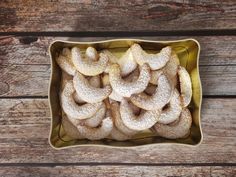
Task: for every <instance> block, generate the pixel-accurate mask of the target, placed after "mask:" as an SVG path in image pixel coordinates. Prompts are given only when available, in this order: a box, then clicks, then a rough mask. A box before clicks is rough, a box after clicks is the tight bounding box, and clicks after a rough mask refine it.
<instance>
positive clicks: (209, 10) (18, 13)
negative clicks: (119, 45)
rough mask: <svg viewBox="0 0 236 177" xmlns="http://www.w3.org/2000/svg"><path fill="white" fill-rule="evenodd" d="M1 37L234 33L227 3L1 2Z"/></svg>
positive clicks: (233, 8) (235, 8)
mask: <svg viewBox="0 0 236 177" xmlns="http://www.w3.org/2000/svg"><path fill="white" fill-rule="evenodd" d="M0 9H1V14H0V31H1V32H26V31H33V32H35V31H36V32H37V31H78V32H80V31H96V32H97V31H130V30H131V29H132V31H165V30H167V31H173V30H202V29H208V30H213V29H235V28H236V15H235V14H236V3H235V1H233V0H228V1H220V0H217V1H212V0H211V1H207V2H206V1H202V0H200V1H179V0H174V1H173V0H169V1H165V0H161V1H156V0H149V1H145V0H141V1H135V0H132V1H125V0H122V1H118V2H117V1H108V0H105V1H99V3H98V2H97V1H86V0H83V1H75V0H70V1H64V0H59V1H49V0H44V1H40V2H28V1H16V0H14V1H3V2H1V4H0Z"/></svg>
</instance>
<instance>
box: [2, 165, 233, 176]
mask: <svg viewBox="0 0 236 177" xmlns="http://www.w3.org/2000/svg"><path fill="white" fill-rule="evenodd" d="M235 174H236V168H235V167H222V166H216V167H209V166H204V167H185V166H174V167H173V166H171V167H170V166H169V167H165V166H164V167H160V166H56V167H27V166H26V167H14V168H11V167H1V169H0V175H3V176H4V177H13V176H17V177H28V176H29V177H31V176H34V177H39V176H40V177H41V176H57V177H60V176H71V177H77V176H78V175H79V176H96V177H104V176H107V177H109V176H111V177H115V176H119V177H124V176H142V177H150V176H156V177H159V176H161V177H165V176H166V177H169V176H176V175H178V176H188V177H191V176H192V177H194V176H227V177H234V176H235Z"/></svg>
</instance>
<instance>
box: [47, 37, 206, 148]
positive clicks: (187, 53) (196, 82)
mask: <svg viewBox="0 0 236 177" xmlns="http://www.w3.org/2000/svg"><path fill="white" fill-rule="evenodd" d="M133 43H139V44H140V45H141V46H142V48H143V49H144V50H148V51H159V50H160V49H161V48H163V47H165V46H171V47H172V49H173V50H174V51H175V52H176V53H177V55H178V57H179V59H180V64H181V66H184V67H185V68H186V69H187V71H188V72H189V73H190V76H191V80H192V88H193V97H192V101H191V103H190V105H189V106H188V108H189V110H190V111H191V114H192V117H193V124H192V127H191V132H190V134H189V135H188V137H186V138H181V139H176V140H169V139H166V138H161V137H158V136H156V135H154V134H152V133H151V132H150V131H145V132H141V133H139V134H138V135H137V136H135V137H134V138H133V139H131V140H127V141H122V142H118V141H115V140H111V139H104V140H100V141H90V140H76V139H72V138H70V137H69V136H68V135H67V134H66V132H65V131H64V130H63V128H62V127H61V106H60V101H59V89H60V80H61V69H60V68H59V66H58V65H57V64H56V61H55V58H56V56H57V55H58V53H59V52H60V51H61V50H62V48H64V47H69V48H71V47H74V46H78V47H79V48H80V49H81V50H85V49H86V48H87V47H89V46H93V47H95V48H96V49H97V50H98V51H99V50H102V49H108V50H111V51H112V52H113V53H114V54H116V55H117V56H119V55H122V54H123V53H124V52H125V51H126V50H127V49H128V48H129V47H130V46H131V45H132V44H133ZM49 53H50V58H51V78H50V87H49V104H50V110H51V117H52V119H51V130H50V136H49V143H50V145H51V146H52V147H53V148H56V149H62V148H68V147H74V146H107V147H118V148H127V147H136V146H142V145H145V146H147V145H151V144H159V143H172V144H182V145H192V146H194V145H195V146H196V145H199V144H200V143H201V141H202V138H203V137H202V130H201V119H200V112H201V102H202V88H201V81H200V76H199V53H200V45H199V43H198V41H196V40H195V39H184V40H176V41H150V40H140V39H113V40H106V41H96V42H70V41H61V40H57V41H54V42H52V43H51V45H50V47H49Z"/></svg>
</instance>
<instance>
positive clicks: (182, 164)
mask: <svg viewBox="0 0 236 177" xmlns="http://www.w3.org/2000/svg"><path fill="white" fill-rule="evenodd" d="M10 166H14V167H26V166H27V167H56V166H157V167H158V166H160V167H166V166H173V167H178V166H184V167H216V166H218V167H232V166H236V163H116V162H109V163H95V162H88V163H86V162H84V163H0V167H10Z"/></svg>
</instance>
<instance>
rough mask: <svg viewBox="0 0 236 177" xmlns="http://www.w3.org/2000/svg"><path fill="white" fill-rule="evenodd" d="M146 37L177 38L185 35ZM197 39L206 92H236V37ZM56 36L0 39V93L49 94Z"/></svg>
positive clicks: (231, 93) (15, 94)
mask: <svg viewBox="0 0 236 177" xmlns="http://www.w3.org/2000/svg"><path fill="white" fill-rule="evenodd" d="M143 38H145V39H151V40H173V39H180V38H182V39H183V38H185V37H149V38H148V37H143ZM195 38H196V39H197V40H199V42H200V44H201V46H202V51H201V54H200V76H201V79H202V85H203V94H204V95H235V94H236V52H235V51H236V50H235V47H236V37H235V36H220V37H209V36H198V37H195ZM54 39H56V38H52V37H2V38H1V39H0V64H1V65H0V75H1V80H0V96H2V97H12V96H47V93H48V85H49V78H50V59H49V55H48V52H47V48H48V46H49V43H50V42H51V41H53V40H54ZM64 39H65V38H64ZM105 39H107V38H105ZM77 40H79V41H93V40H104V38H79V39H77ZM228 41H231V42H228Z"/></svg>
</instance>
